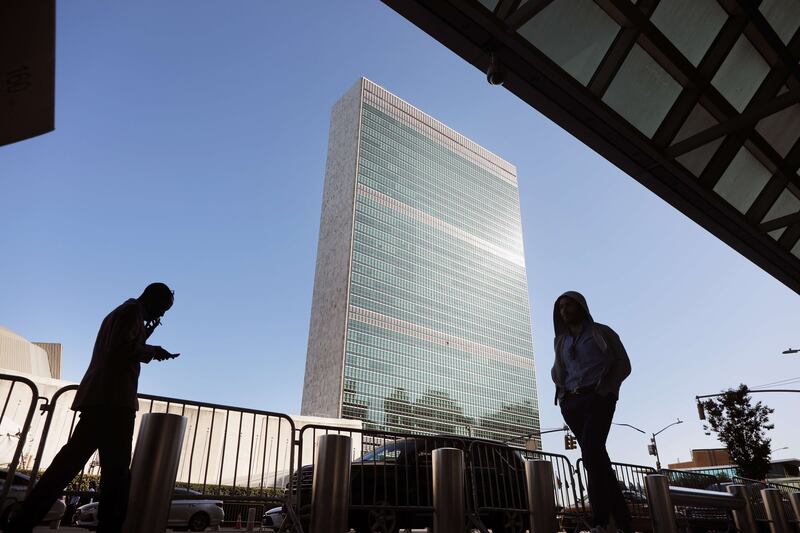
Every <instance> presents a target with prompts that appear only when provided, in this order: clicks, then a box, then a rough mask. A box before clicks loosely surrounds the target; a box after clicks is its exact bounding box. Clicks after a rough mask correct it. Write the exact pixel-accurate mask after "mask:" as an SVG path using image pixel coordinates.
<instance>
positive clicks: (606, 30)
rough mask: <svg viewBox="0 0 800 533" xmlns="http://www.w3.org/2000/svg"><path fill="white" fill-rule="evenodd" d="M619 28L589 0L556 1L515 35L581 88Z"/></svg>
mask: <svg viewBox="0 0 800 533" xmlns="http://www.w3.org/2000/svg"><path fill="white" fill-rule="evenodd" d="M618 32H619V25H618V24H617V23H616V22H614V21H613V20H612V19H611V17H609V16H608V15H607V14H606V12H605V11H603V10H602V9H600V8H599V7H598V6H597V4H595V3H594V2H593V1H592V0H556V1H555V2H553V3H551V4H550V5H548V6H547V7H546V8H544V9H543V10H542V11H541V12H540V13H539V14H538V15H536V16H535V17H533V18H532V19H531V20H529V21H528V22H526V23H525V24H523V25H522V27H521V28H520V29H519V34H520V35H522V36H523V37H524V38H525V39H526V40H527V41H528V42H530V43H531V44H532V45H533V46H535V47H536V48H538V49H539V50H541V51H542V52H543V53H544V54H545V55H547V57H549V58H550V59H552V60H553V61H554V62H555V63H556V64H558V65H559V66H560V67H561V68H563V69H564V70H566V71H567V72H568V73H569V74H570V75H571V76H572V77H573V78H575V79H576V80H578V81H579V82H581V83H582V84H583V85H586V84H587V83H589V80H591V79H592V75H593V74H594V71H595V70H597V67H598V66H599V65H600V61H602V59H603V56H605V54H606V51H607V50H608V48H609V47H610V46H611V43H612V42H613V41H614V38H615V37H616V35H617V33H618Z"/></svg>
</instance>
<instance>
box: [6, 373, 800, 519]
mask: <svg viewBox="0 0 800 533" xmlns="http://www.w3.org/2000/svg"><path fill="white" fill-rule="evenodd" d="M76 390H77V386H76V385H71V386H68V387H64V388H62V389H59V390H58V391H57V392H56V393H55V394H54V395H53V397H52V399H51V400H50V401H49V402H48V401H47V399H46V398H40V397H39V395H38V389H37V388H36V386H35V384H34V383H33V382H31V381H30V380H28V379H26V378H23V377H19V376H13V375H5V374H0V402H2V403H1V404H0V405H1V409H0V437H3V436H5V437H8V439H9V442H12V439H17V440H14V441H13V445H14V452H13V456H12V460H11V461H10V463H9V465H8V469H7V471H6V475H7V477H8V478H11V477H12V476H14V474H15V472H16V471H17V469H18V467H19V464H20V459H21V457H23V448H24V446H25V445H26V438H27V437H28V436H29V434H30V429H31V423H32V420H33V414H34V413H35V411H36V409H37V406H38V405H39V403H40V401H42V400H43V401H44V402H43V405H41V410H42V411H43V412H44V413H46V415H47V416H46V417H45V419H44V425H43V427H42V428H37V431H39V430H41V438H40V439H39V445H38V449H37V453H36V456H35V461H34V462H33V468H32V473H31V482H30V484H29V486H32V483H33V480H35V478H36V476H37V474H38V471H39V469H40V468H41V467H42V465H46V464H47V463H48V462H49V459H51V458H52V456H54V455H55V453H56V452H57V451H58V449H60V447H61V446H62V445H63V444H64V443H66V441H67V440H68V439H69V437H70V436H71V434H72V432H73V431H74V429H75V425H76V423H77V421H78V418H77V413H75V412H73V411H71V410H70V405H71V400H72V398H73V397H74V394H75V391H76ZM23 396H24V398H23ZM139 407H140V409H139V413H140V414H141V413H149V412H165V413H175V414H180V415H182V416H185V417H187V419H188V421H187V431H186V434H185V437H184V443H183V448H182V453H181V462H180V465H179V469H178V480H177V485H178V486H182V487H185V488H187V489H190V490H192V491H196V494H197V495H198V496H200V495H204V496H212V497H215V498H216V499H220V500H222V501H223V508H224V509H225V511H226V513H225V514H226V516H225V523H224V525H226V526H228V525H235V523H236V521H237V518H238V517H239V516H240V515H241V516H242V517H243V519H244V517H246V515H247V513H246V511H247V510H248V509H250V508H252V507H255V508H256V509H257V520H258V521H259V522H260V520H261V517H262V515H263V513H264V511H266V510H268V509H269V508H270V507H271V506H272V505H273V504H275V505H284V507H285V510H286V513H287V515H288V516H289V518H290V520H289V522H290V525H289V528H290V529H291V528H294V529H293V530H295V531H300V527H301V526H305V527H304V529H305V531H307V530H308V528H307V525H308V522H307V521H304V519H306V518H308V512H309V510H310V503H311V486H312V482H313V479H312V472H313V468H314V460H315V452H316V446H317V442H316V441H317V438H318V437H319V436H321V435H324V434H330V433H336V434H342V435H347V436H350V437H351V442H352V460H353V462H352V469H351V483H352V484H351V494H350V515H351V516H350V520H351V522H352V523H353V525H354V526H356V527H360V528H362V529H367V530H371V528H373V527H374V526H375V525H376V524H380V525H381V527H382V528H384V529H385V528H386V527H387V526H391V527H395V526H402V527H411V528H424V527H427V526H429V525H430V523H431V517H432V514H433V487H432V454H433V450H435V449H436V448H441V447H453V448H458V449H461V450H463V451H464V458H465V466H466V472H465V473H466V486H465V501H466V511H467V514H468V517H467V518H468V519H470V520H471V521H472V522H473V523H474V524H475V525H476V527H479V528H482V529H484V530H485V529H492V530H495V531H498V530H501V531H502V530H504V529H507V528H511V529H512V530H514V529H519V530H522V529H523V528H527V527H529V524H528V515H527V502H526V495H525V486H526V485H525V468H524V465H525V460H526V459H539V460H547V461H549V462H550V463H551V464H552V469H553V490H554V499H555V504H556V511H557V513H558V514H559V515H560V518H561V520H562V525H564V524H565V523H571V524H573V525H576V524H579V523H581V521H582V520H583V519H584V518H585V516H586V515H587V513H588V512H589V511H590V509H591V501H589V500H588V498H587V490H586V487H587V482H586V481H587V479H586V472H585V468H584V467H583V463H582V460H578V462H577V463H576V465H575V468H573V466H572V464H571V463H570V461H569V460H568V459H567V457H565V456H563V455H559V454H553V453H548V452H542V451H528V450H524V449H521V448H516V447H513V446H508V445H505V444H502V443H499V442H493V441H488V440H482V439H472V438H467V437H462V436H428V435H416V434H405V433H391V432H382V431H376V430H370V429H354V428H346V427H337V426H325V425H309V426H305V427H303V428H302V429H300V430H297V429H296V428H295V424H294V422H293V420H292V419H291V418H290V417H289V416H287V415H284V414H281V413H275V412H270V411H262V410H255V409H243V408H238V407H233V406H227V405H220V404H212V403H207V402H199V401H193V400H183V399H176V398H169V397H163V396H154V395H147V394H141V395H139ZM12 411H13V412H12ZM20 413H21V414H23V415H24V416H25V418H24V421H23V422H22V423H17V422H16V420H17V418H18V416H19V415H20ZM12 420H14V423H12V422H11V421H12ZM139 421H140V417H138V416H137V422H136V426H137V427H138V425H139ZM12 425H13V426H14V427H15V428H16V425H18V426H19V428H18V429H16V432H15V433H13V434H12V433H11V429H14V428H11V426H12ZM40 425H41V424H40ZM9 428H11V429H9ZM2 432H5V433H6V435H2ZM137 434H138V431H136V430H135V432H134V435H137ZM134 444H135V443H134ZM612 466H613V468H614V471H615V473H616V476H617V480H618V482H619V483H620V488H621V489H622V490H623V494H624V496H625V499H626V502H627V503H628V505H629V507H630V509H631V514H632V515H633V517H634V519H637V518H638V519H641V520H647V521H648V523H649V521H650V516H651V514H652V509H651V508H650V505H649V504H648V500H647V498H646V495H645V490H644V487H645V485H646V481H645V478H646V476H647V475H648V474H652V473H655V470H654V469H653V468H651V467H648V466H643V465H635V464H626V463H613V464H612ZM99 473H100V470H99V464H98V461H97V458H96V457H93V458H92V459H90V460H89V461H88V462H87V464H86V465H85V466H84V469H83V471H82V473H81V476H84V477H88V478H90V479H92V478H93V476H95V475H98V474H99ZM661 474H663V475H664V476H665V479H667V481H668V483H669V485H670V486H672V487H677V488H684V489H702V490H709V489H710V490H712V491H724V490H725V486H724V485H725V484H724V483H722V482H721V480H720V479H718V478H717V477H715V476H713V475H708V474H703V473H698V472H686V471H677V470H662V471H661ZM18 477H19V476H18ZM733 482H735V483H738V484H742V485H744V486H745V489H746V496H747V498H748V501H749V503H750V505H752V508H753V512H754V516H755V518H757V519H759V520H762V521H766V520H768V518H767V513H766V511H765V509H764V505H763V502H762V501H761V493H760V489H762V488H768V487H771V488H776V489H778V490H779V491H780V495H781V499H782V501H783V504H784V507H785V509H786V510H787V516H789V517H793V516H794V513H793V512H792V511H791V495H792V494H793V493H795V492H796V488H795V487H790V486H784V485H780V484H775V483H762V482H758V481H753V480H747V479H743V478H734V479H733ZM10 488H11V484H10V483H5V484H3V487H2V493H0V498H4V497H5V496H6V495H7V493H8V491H9V489H10ZM79 488H80V489H83V487H82V486H81V487H79ZM686 501H689V500H686ZM686 501H682V500H681V503H677V504H676V509H677V510H678V513H679V516H684V517H685V518H687V519H688V521H689V522H691V521H693V520H716V521H723V520H727V519H728V516H727V514H726V512H725V511H721V510H720V509H719V508H717V507H716V506H714V508H711V507H708V508H707V507H703V506H701V505H699V504H697V503H696V502H694V503H693V504H691V505H689V504H687V503H686ZM697 501H701V500H697ZM726 501H727V500H726ZM298 517H299V518H298Z"/></svg>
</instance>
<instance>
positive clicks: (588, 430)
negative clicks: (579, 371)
mask: <svg viewBox="0 0 800 533" xmlns="http://www.w3.org/2000/svg"><path fill="white" fill-rule="evenodd" d="M560 404H561V414H562V415H563V416H564V420H565V421H566V422H567V425H568V426H569V428H570V429H571V430H572V433H574V434H575V438H576V439H577V440H578V444H579V445H580V447H581V456H582V458H583V465H584V467H585V468H586V476H587V478H588V479H587V481H588V487H587V489H588V491H589V503H590V504H591V507H592V522H593V524H592V525H594V526H606V525H608V523H609V517H610V516H613V517H614V521H615V523H616V526H617V528H618V529H621V530H622V531H625V532H626V533H627V532H629V531H632V528H631V514H630V511H629V510H628V506H627V504H626V503H625V498H624V496H623V495H622V490H621V489H620V486H619V483H618V482H617V476H616V474H615V473H614V469H613V468H612V467H611V459H609V457H608V452H607V451H606V439H607V438H608V431H609V429H611V420H612V418H613V417H614V410H615V409H616V406H617V400H616V399H615V398H614V397H613V396H606V397H604V396H600V395H599V394H597V393H594V392H588V393H585V394H578V395H570V394H568V395H567V396H566V397H565V398H564V399H562V400H561V401H560Z"/></svg>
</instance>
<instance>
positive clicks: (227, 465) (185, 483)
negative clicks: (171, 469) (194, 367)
mask: <svg viewBox="0 0 800 533" xmlns="http://www.w3.org/2000/svg"><path fill="white" fill-rule="evenodd" d="M77 388H78V387H77V385H70V386H67V387H63V388H62V389H59V390H58V391H56V393H55V394H54V395H53V397H52V399H51V401H50V403H49V404H48V405H46V406H43V408H42V410H43V411H45V412H46V413H47V417H46V419H45V422H44V430H43V432H42V437H41V438H40V439H39V445H38V451H37V454H36V460H35V462H34V467H33V471H32V473H31V476H32V477H35V476H36V475H37V474H38V471H39V470H40V469H41V468H42V467H43V466H46V465H48V464H49V462H50V460H52V458H53V457H54V456H55V454H56V453H57V452H58V450H59V449H60V448H61V447H62V446H63V445H64V444H65V443H66V442H67V440H68V439H69V437H70V436H71V435H72V432H73V431H74V429H75V425H76V424H77V422H78V414H77V413H75V412H74V411H71V410H70V406H71V403H72V399H73V397H74V393H75V391H76V390H77ZM151 412H152V413H158V412H161V413H173V414H179V415H182V416H185V417H186V418H187V419H188V423H187V429H186V434H185V437H184V440H183V443H182V447H181V459H180V464H179V467H178V478H177V484H176V486H177V487H181V491H182V492H181V494H177V493H176V494H175V495H174V498H176V499H182V500H183V499H201V498H203V497H204V496H205V497H210V498H211V499H213V500H218V501H221V502H222V507H223V510H224V511H225V517H224V522H223V523H222V525H223V526H234V525H235V523H236V518H237V516H238V515H239V514H240V513H241V512H242V509H244V516H245V517H246V515H247V509H249V508H250V507H256V508H257V513H261V514H263V512H264V511H266V510H268V509H269V508H271V507H275V506H278V505H283V503H284V502H285V499H286V494H287V492H288V490H289V485H290V484H291V482H292V479H293V476H292V473H293V472H294V465H295V432H296V431H295V426H294V422H293V420H292V419H291V418H290V417H289V416H287V415H285V414H281V413H274V412H270V411H261V410H256V409H245V408H239V407H233V406H227V405H220V404H212V403H207V402H198V401H193V400H183V399H176V398H169V397H163V396H155V395H150V394H140V395H139V411H138V412H137V419H136V425H135V428H134V438H135V437H136V435H137V434H138V427H139V424H140V419H141V416H138V415H141V414H144V413H151ZM134 446H135V442H134ZM99 474H100V468H99V461H98V457H97V455H96V454H95V455H94V456H92V458H90V460H89V461H88V462H87V464H86V465H85V466H84V468H83V470H82V471H81V473H80V474H79V476H78V478H77V479H76V485H77V488H79V489H83V490H85V489H86V485H87V482H88V481H92V482H94V483H97V481H98V480H99ZM261 514H259V516H261Z"/></svg>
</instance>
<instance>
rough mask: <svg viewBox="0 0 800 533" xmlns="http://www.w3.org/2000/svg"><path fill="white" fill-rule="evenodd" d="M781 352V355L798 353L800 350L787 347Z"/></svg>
mask: <svg viewBox="0 0 800 533" xmlns="http://www.w3.org/2000/svg"><path fill="white" fill-rule="evenodd" d="M782 353H783V355H789V354H792V353H800V350H798V349H797V348H789V349H788V350H784V351H783V352H782Z"/></svg>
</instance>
